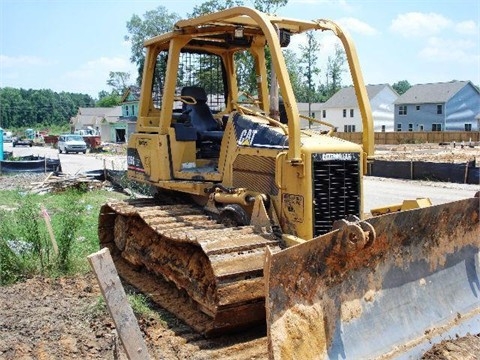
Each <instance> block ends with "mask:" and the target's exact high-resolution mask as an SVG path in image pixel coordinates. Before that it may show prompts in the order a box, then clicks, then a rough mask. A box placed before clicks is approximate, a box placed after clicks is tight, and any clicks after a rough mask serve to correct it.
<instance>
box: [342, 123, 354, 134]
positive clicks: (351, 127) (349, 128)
mask: <svg viewBox="0 0 480 360" xmlns="http://www.w3.org/2000/svg"><path fill="white" fill-rule="evenodd" d="M343 131H344V132H355V125H344V126H343Z"/></svg>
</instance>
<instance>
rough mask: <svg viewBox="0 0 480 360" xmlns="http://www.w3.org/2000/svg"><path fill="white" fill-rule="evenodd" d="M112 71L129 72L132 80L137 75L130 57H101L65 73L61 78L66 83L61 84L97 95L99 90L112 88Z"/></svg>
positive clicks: (74, 89)
mask: <svg viewBox="0 0 480 360" xmlns="http://www.w3.org/2000/svg"><path fill="white" fill-rule="evenodd" d="M110 71H123V72H128V73H130V79H131V80H132V81H133V80H134V79H135V78H136V76H137V72H136V71H137V70H136V68H135V66H134V65H133V64H131V63H130V62H129V61H128V59H126V58H122V57H111V58H108V57H100V58H98V59H94V60H91V61H88V62H86V63H84V64H81V65H80V66H79V67H78V68H77V69H75V70H72V71H69V72H67V73H65V75H64V76H63V77H62V80H61V81H62V82H63V83H64V85H61V87H62V88H64V89H65V88H68V89H72V90H71V91H74V92H80V93H87V94H90V95H91V96H93V97H96V96H97V95H98V93H99V91H101V90H107V91H109V90H110V88H109V87H108V85H107V80H108V78H109V77H108V75H109V73H110Z"/></svg>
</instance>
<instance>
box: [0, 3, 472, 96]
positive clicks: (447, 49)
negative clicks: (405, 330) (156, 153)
mask: <svg viewBox="0 0 480 360" xmlns="http://www.w3.org/2000/svg"><path fill="white" fill-rule="evenodd" d="M248 1H249V0H247V1H245V4H246V5H247V6H248V5H250V6H252V4H251V3H249V2H248ZM203 2H204V1H202V0H155V1H153V0H115V1H114V0H0V87H14V88H23V89H51V90H53V91H56V92H61V91H67V92H74V93H84V94H89V95H90V96H92V97H93V98H98V93H99V92H100V91H102V90H105V91H108V92H110V91H111V88H110V87H109V86H108V85H107V84H106V82H107V80H108V77H109V73H110V71H122V72H129V73H130V74H131V79H132V81H133V79H135V78H136V76H137V70H136V68H135V66H134V65H133V64H132V63H130V56H131V44H130V43H128V42H126V41H125V40H124V37H125V35H128V32H127V28H126V24H127V22H128V21H129V20H130V19H131V17H132V15H134V14H136V15H138V16H140V17H142V18H143V15H144V14H145V13H146V12H147V11H150V10H154V9H156V8H157V7H158V6H160V5H161V6H164V7H166V8H167V9H168V11H169V12H174V13H177V14H178V15H179V16H181V17H183V18H184V17H186V15H187V13H189V12H191V11H192V8H193V6H195V5H199V4H201V3H203ZM277 15H279V16H284V17H289V18H297V19H301V20H315V19H320V18H324V19H330V20H333V21H335V22H337V23H338V24H340V26H342V27H343V28H344V29H346V31H347V32H348V33H349V34H350V36H351V37H352V39H353V41H354V43H355V46H356V49H357V53H358V57H359V60H360V65H361V68H362V72H363V77H364V80H365V83H366V84H386V83H388V84H390V85H392V84H394V83H396V82H398V81H401V80H407V81H408V82H409V83H410V84H412V85H414V84H423V83H431V82H446V81H452V80H469V81H472V82H473V83H474V84H475V85H480V1H478V0H415V1H411V0H405V1H401V0H381V1H377V0H356V1H354V0H289V1H288V4H287V6H285V7H283V8H280V9H279V10H278V11H277ZM304 40H305V39H304V38H300V39H298V40H295V41H292V44H291V46H292V50H295V49H297V48H298V45H299V44H301V43H302V42H303V41H304ZM318 40H319V42H320V44H321V54H320V57H321V60H320V61H319V65H318V66H319V67H320V69H321V73H320V77H321V76H322V73H323V74H324V73H325V63H326V59H327V58H328V56H329V55H332V54H333V49H334V43H335V40H334V37H333V36H325V35H322V36H320V37H319V38H318ZM323 76H324V75H323ZM320 79H321V78H320ZM342 84H343V85H349V84H351V80H350V78H349V75H348V74H345V75H344V78H343V83H342Z"/></svg>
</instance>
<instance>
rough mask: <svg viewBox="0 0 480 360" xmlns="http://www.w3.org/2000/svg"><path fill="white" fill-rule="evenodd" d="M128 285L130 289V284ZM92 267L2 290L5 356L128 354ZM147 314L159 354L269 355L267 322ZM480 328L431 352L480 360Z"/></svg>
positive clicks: (15, 359)
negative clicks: (229, 331) (211, 335)
mask: <svg viewBox="0 0 480 360" xmlns="http://www.w3.org/2000/svg"><path fill="white" fill-rule="evenodd" d="M127 291H128V289H127ZM100 300H101V294H100V289H99V288H98V286H97V282H96V280H95V277H94V276H93V275H92V274H89V275H86V276H78V277H75V278H61V279H47V278H43V277H35V278H32V279H29V280H27V281H26V282H25V283H19V284H16V285H13V286H7V287H3V288H2V291H1V292H0V313H1V314H2V316H1V317H0V359H2V360H3V359H5V360H24V359H25V360H26V359H127V356H126V354H125V352H124V350H123V347H122V346H121V345H119V340H118V337H117V335H116V331H115V326H114V324H113V321H112V319H111V317H110V316H109V315H108V312H107V310H106V308H105V305H104V303H103V302H102V301H100ZM154 309H155V311H156V313H157V314H158V315H156V316H154V317H153V316H152V317H150V318H144V317H139V319H138V320H139V324H140V328H141V331H142V333H143V336H144V338H145V341H146V343H147V346H148V349H149V354H150V356H151V358H152V359H166V360H173V359H196V360H201V359H205V360H206V359H234V360H243V359H245V360H246V359H267V358H268V354H267V340H266V336H265V329H264V328H262V327H259V328H255V329H251V330H249V331H247V332H243V333H241V334H237V335H230V336H223V337H220V338H216V339H205V338H203V337H202V336H201V335H198V334H196V333H195V332H193V331H192V330H191V329H190V328H189V327H187V326H186V325H184V324H183V323H181V322H180V321H178V320H176V319H175V318H174V317H173V316H172V315H170V314H169V313H167V312H166V311H164V310H162V309H160V308H154ZM479 354H480V335H478V334H477V335H469V336H466V337H463V338H460V339H457V340H455V341H444V342H442V343H441V344H438V345H435V346H434V347H433V348H432V349H431V350H430V351H429V352H428V353H427V354H425V355H424V357H423V359H426V360H432V359H442V360H443V359H445V360H460V359H462V360H474V359H478V358H479V356H480V355H479Z"/></svg>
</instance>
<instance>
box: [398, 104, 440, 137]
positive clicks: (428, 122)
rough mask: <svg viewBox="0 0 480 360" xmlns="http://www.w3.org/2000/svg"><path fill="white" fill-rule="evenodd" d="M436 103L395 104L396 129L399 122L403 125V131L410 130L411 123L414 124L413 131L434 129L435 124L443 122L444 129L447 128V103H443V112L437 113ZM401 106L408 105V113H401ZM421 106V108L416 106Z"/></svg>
mask: <svg viewBox="0 0 480 360" xmlns="http://www.w3.org/2000/svg"><path fill="white" fill-rule="evenodd" d="M440 104H441V103H438V104H437V103H435V104H401V105H395V130H397V124H401V125H402V131H409V128H408V126H409V124H413V128H412V131H422V130H421V126H423V131H432V125H433V124H441V125H442V130H445V104H441V105H442V114H437V105H440ZM400 106H406V108H407V114H406V115H400V114H399V111H400ZM417 106H420V110H417V109H416V107H417Z"/></svg>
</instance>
